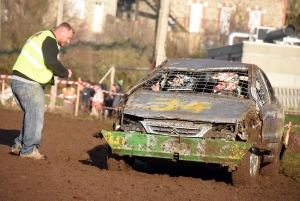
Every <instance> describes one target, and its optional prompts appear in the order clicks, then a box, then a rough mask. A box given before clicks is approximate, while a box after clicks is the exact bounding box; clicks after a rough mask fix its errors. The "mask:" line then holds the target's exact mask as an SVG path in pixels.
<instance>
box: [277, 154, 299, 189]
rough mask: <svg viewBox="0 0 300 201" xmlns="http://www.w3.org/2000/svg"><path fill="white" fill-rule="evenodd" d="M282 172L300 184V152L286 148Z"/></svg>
mask: <svg viewBox="0 0 300 201" xmlns="http://www.w3.org/2000/svg"><path fill="white" fill-rule="evenodd" d="M281 167H282V172H283V174H284V175H285V176H287V177H289V178H292V179H293V180H295V181H296V182H298V183H299V184H300V168H299V167H300V153H298V152H292V151H289V150H286V152H285V153H284V156H283V158H282V163H281Z"/></svg>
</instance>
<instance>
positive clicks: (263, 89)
mask: <svg viewBox="0 0 300 201" xmlns="http://www.w3.org/2000/svg"><path fill="white" fill-rule="evenodd" d="M255 88H256V93H257V97H258V101H259V103H260V105H266V104H270V103H271V94H270V91H271V90H270V83H269V80H267V79H266V77H265V76H264V75H263V74H262V72H261V71H260V70H258V71H256V82H255Z"/></svg>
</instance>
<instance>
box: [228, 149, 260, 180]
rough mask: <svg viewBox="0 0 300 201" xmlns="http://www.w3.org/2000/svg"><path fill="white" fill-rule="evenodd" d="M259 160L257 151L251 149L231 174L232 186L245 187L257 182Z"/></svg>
mask: <svg viewBox="0 0 300 201" xmlns="http://www.w3.org/2000/svg"><path fill="white" fill-rule="evenodd" d="M260 164H261V158H260V155H259V153H258V150H257V149H255V148H252V149H251V150H250V151H248V152H247V153H246V155H245V156H244V157H243V159H242V161H241V163H240V164H239V166H238V168H237V170H235V171H234V172H232V183H233V185H246V184H250V183H255V182H256V181H257V178H258V175H259V171H260Z"/></svg>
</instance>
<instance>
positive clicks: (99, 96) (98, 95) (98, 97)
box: [92, 89, 104, 110]
mask: <svg viewBox="0 0 300 201" xmlns="http://www.w3.org/2000/svg"><path fill="white" fill-rule="evenodd" d="M103 102H104V93H103V92H102V91H100V90H99V89H98V90H95V95H94V97H93V100H92V106H95V107H96V108H97V109H98V110H101V109H102V104H103Z"/></svg>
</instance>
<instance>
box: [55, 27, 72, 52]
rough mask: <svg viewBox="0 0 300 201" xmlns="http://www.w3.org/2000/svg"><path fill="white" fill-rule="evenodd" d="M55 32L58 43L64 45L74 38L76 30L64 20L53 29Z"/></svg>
mask: <svg viewBox="0 0 300 201" xmlns="http://www.w3.org/2000/svg"><path fill="white" fill-rule="evenodd" d="M53 33H54V35H55V37H56V40H57V43H58V44H59V45H60V46H61V47H63V46H64V45H66V44H68V43H69V42H70V40H71V39H72V37H73V34H74V30H73V28H72V27H71V25H70V24H68V23H66V22H63V23H61V24H60V25H58V26H57V27H56V28H55V29H54V30H53Z"/></svg>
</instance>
